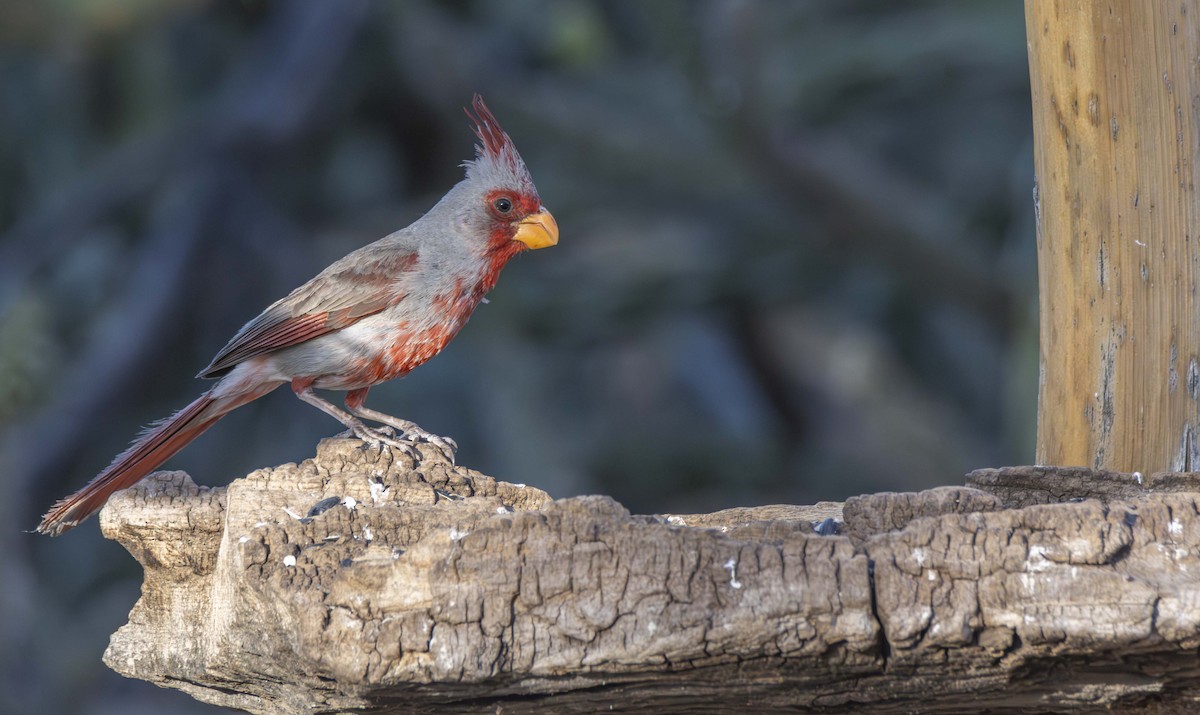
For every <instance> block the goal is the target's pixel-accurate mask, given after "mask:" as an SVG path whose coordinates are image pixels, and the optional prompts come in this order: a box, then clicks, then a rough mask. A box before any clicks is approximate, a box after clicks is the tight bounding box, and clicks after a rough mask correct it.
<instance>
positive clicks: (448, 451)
mask: <svg viewBox="0 0 1200 715" xmlns="http://www.w3.org/2000/svg"><path fill="white" fill-rule="evenodd" d="M409 425H410V426H409V428H408V429H406V430H404V439H405V440H407V441H409V442H413V443H416V442H426V443H428V444H432V445H433V446H434V447H437V448H438V450H439V451H440V452H441V453H442V454H443V455H444V456H445V457H446V461H448V462H450V463H451V464H454V453H455V452H457V451H458V442H455V441H454V440H453V439H451V438H449V437H443V436H441V435H437V434H434V433H432V432H428V431H426V430H423V429H421V428H420V427H418V426H417V425H416V424H415V423H413V422H409Z"/></svg>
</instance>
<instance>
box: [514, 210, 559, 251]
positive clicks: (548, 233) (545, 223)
mask: <svg viewBox="0 0 1200 715" xmlns="http://www.w3.org/2000/svg"><path fill="white" fill-rule="evenodd" d="M513 240H514V241H520V242H521V243H523V244H525V245H526V246H529V247H530V248H533V249H538V248H545V247H547V246H553V245H554V244H556V243H558V222H557V221H555V220H554V216H552V215H551V214H550V212H549V211H547V210H546V209H545V208H541V209H539V210H538V212H537V213H535V214H532V215H530V216H526V217H525V218H523V219H521V221H520V223H518V224H517V234H516V235H515V236H513Z"/></svg>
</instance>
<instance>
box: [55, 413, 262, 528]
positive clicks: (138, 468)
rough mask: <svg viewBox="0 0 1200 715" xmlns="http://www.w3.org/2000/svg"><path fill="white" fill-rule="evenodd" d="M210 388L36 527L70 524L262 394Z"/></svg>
mask: <svg viewBox="0 0 1200 715" xmlns="http://www.w3.org/2000/svg"><path fill="white" fill-rule="evenodd" d="M214 391H215V390H210V391H208V392H206V393H204V394H203V395H201V396H200V397H199V399H197V400H196V401H195V402H193V403H192V404H190V405H188V406H187V407H185V408H183V409H182V410H180V411H179V412H176V413H175V414H174V415H172V416H171V417H170V418H168V419H166V420H163V421H162V422H161V423H159V424H157V425H154V426H153V427H151V428H150V429H148V430H147V431H146V432H145V434H143V435H142V436H141V437H139V438H138V439H137V440H136V441H135V442H134V443H133V444H132V445H130V447H129V449H127V450H125V451H124V452H122V453H121V454H120V455H118V456H117V458H116V459H114V460H113V463H112V464H110V465H108V468H107V469H105V470H104V471H103V472H100V474H98V475H96V477H95V478H94V479H92V481H90V482H88V483H87V485H86V486H85V487H84V488H83V489H80V490H79V491H77V492H75V493H74V494H72V495H71V496H69V497H67V498H65V499H61V500H59V501H58V502H57V503H55V505H54V506H53V507H51V509H50V511H48V512H46V515H45V516H44V517H42V523H40V524H38V527H37V531H39V532H41V533H43V534H50V535H51V536H58V535H59V534H62V533H63V532H65V531H69V530H70V529H72V528H74V527H75V526H76V525H77V524H79V522H81V521H83V520H84V519H86V518H88V517H89V516H91V515H92V514H93V513H94V512H96V511H97V510H99V509H100V507H102V506H104V502H106V501H108V497H109V496H111V495H112V493H113V492H116V491H119V490H121V489H125V488H126V487H130V486H133V485H134V484H136V483H137V482H138V481H140V480H141V479H142V477H144V476H146V475H147V474H149V473H150V472H152V471H154V470H155V469H156V468H158V466H159V465H161V464H162V463H163V462H165V461H167V460H168V459H170V458H171V457H172V456H173V455H174V454H175V453H176V452H178V451H179V450H181V449H183V448H184V447H185V446H187V444H188V443H189V442H191V441H192V440H194V439H196V438H197V437H199V436H200V435H201V433H203V432H204V430H206V429H208V428H209V427H211V426H213V424H215V423H216V421H217V420H219V419H221V418H222V417H223V416H225V414H226V413H228V412H229V411H230V410H232V409H234V408H236V407H238V406H240V405H244V404H245V403H247V402H249V401H250V400H253V399H254V398H256V397H258V396H259V394H262V393H258V394H249V395H239V396H238V397H236V398H229V397H220V398H218V397H215V396H214V394H213V393H214Z"/></svg>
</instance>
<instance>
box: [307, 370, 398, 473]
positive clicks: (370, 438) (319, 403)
mask: <svg viewBox="0 0 1200 715" xmlns="http://www.w3.org/2000/svg"><path fill="white" fill-rule="evenodd" d="M312 383H313V381H312V379H304V378H296V379H294V380H292V391H293V392H295V393H296V397H299V398H300V399H301V400H304V401H305V402H307V403H308V404H310V405H312V406H313V407H316V408H317V409H318V410H321V411H322V412H324V413H325V414H327V415H329V416H330V417H333V418H334V419H335V420H337V421H338V422H341V423H342V424H344V425H346V427H347V429H349V430H350V431H351V432H353V433H354V436H356V437H358V438H359V439H361V440H362V441H364V442H368V443H370V444H375V445H378V444H386V445H388V446H389V447H395V448H396V449H398V450H400V451H401V452H404V453H405V454H407V455H408V456H409V457H412V459H413V460H414V461H416V460H420V458H421V453H420V452H418V451H417V449H416V448H415V447H413V445H412V443H411V442H405V441H401V440H398V439H395V438H393V437H391V436H389V435H386V434H384V433H383V432H381V431H380V430H376V429H371V428H370V427H368V426H366V425H365V424H363V423H362V421H361V420H359V419H357V418H356V417H354V415H351V414H350V413H348V412H346V411H345V410H342V409H340V408H338V407H337V405H334V404H333V403H331V402H329V401H328V400H323V399H321V398H320V397H318V396H317V393H315V392H313V389H312Z"/></svg>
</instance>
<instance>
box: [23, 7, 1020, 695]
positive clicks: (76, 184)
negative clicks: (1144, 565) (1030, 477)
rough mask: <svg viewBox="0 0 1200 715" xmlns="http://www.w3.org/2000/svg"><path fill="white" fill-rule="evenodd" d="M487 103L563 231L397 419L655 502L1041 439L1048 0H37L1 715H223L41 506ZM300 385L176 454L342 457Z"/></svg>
mask: <svg viewBox="0 0 1200 715" xmlns="http://www.w3.org/2000/svg"><path fill="white" fill-rule="evenodd" d="M475 91H479V92H480V93H482V94H483V95H484V96H485V97H486V98H487V100H488V102H489V104H490V105H491V106H492V109H493V110H494V111H495V113H496V115H497V116H498V117H499V118H500V119H501V121H502V122H503V123H504V125H505V127H506V129H507V130H508V131H509V133H510V134H511V135H512V136H513V137H514V139H515V141H516V143H517V145H518V146H519V147H520V149H521V151H522V153H523V154H524V156H525V159H526V161H527V163H528V164H529V166H530V169H531V171H532V173H533V175H534V178H535V180H536V181H537V183H538V187H539V189H540V191H541V194H542V197H543V199H544V200H545V202H546V204H547V205H548V206H549V207H550V208H551V209H552V210H553V211H554V213H555V216H556V217H557V218H558V221H559V224H560V226H561V229H562V242H561V244H560V245H559V246H558V247H556V248H554V249H552V250H550V251H544V252H538V253H536V254H531V255H528V256H523V257H521V258H520V259H519V260H517V261H515V262H514V263H513V264H512V265H510V266H509V267H508V269H507V270H506V271H505V275H504V276H503V278H502V279H501V281H500V285H499V287H498V288H497V290H496V291H495V292H494V293H493V294H492V296H491V302H490V304H488V305H486V306H483V307H482V308H481V309H480V310H479V311H478V314H477V315H476V317H475V318H474V320H473V321H472V323H471V325H470V327H469V328H468V329H466V330H465V331H464V332H463V334H462V335H460V336H459V338H458V339H457V340H456V341H455V343H454V344H452V345H451V346H450V347H449V348H448V349H447V350H446V351H445V352H444V353H443V354H442V355H441V356H439V357H438V358H437V359H435V360H434V361H432V362H431V363H430V364H428V365H426V366H424V367H422V368H420V369H419V370H417V371H416V372H415V373H414V374H413V375H412V376H410V377H409V378H408V379H406V380H403V381H400V382H398V383H396V384H390V385H386V386H381V387H379V388H376V390H375V391H374V392H373V393H372V400H371V404H372V406H374V407H375V408H377V409H383V410H386V411H391V412H393V413H396V414H400V415H402V416H405V417H410V418H412V419H415V420H417V421H418V422H419V423H421V424H422V425H423V426H424V427H426V428H428V429H431V430H433V431H436V432H440V433H442V434H449V435H451V436H453V437H454V438H455V439H457V440H458V442H459V444H460V445H462V450H461V452H460V461H461V462H463V463H465V464H468V465H470V466H473V467H476V468H478V469H481V470H482V471H484V472H486V473H489V474H493V475H495V476H497V477H500V478H504V479H508V480H511V481H517V482H526V483H530V484H535V485H538V486H540V487H543V488H545V489H547V490H548V491H550V492H551V493H552V494H554V495H556V496H570V495H574V494H579V493H587V492H601V493H607V494H611V495H613V496H614V497H616V498H617V499H619V500H621V501H622V502H624V503H625V504H626V505H628V506H629V507H630V508H632V509H634V510H636V511H640V512H665V511H675V512H687V511H699V510H710V509H716V508H721V507H727V506H734V505H747V504H762V503H771V502H809V501H813V500H817V499H841V498H844V497H846V496H848V495H851V494H854V493H861V492H866V491H875V490H881V489H893V490H904V489H916V488H922V487H927V486H931V485H934V484H941V483H958V482H960V481H961V477H962V474H963V472H964V471H966V470H968V469H970V468H973V467H978V466H986V465H998V464H1010V463H1024V462H1027V461H1028V460H1029V457H1030V455H1031V451H1032V440H1033V432H1034V419H1033V416H1034V400H1035V395H1036V307H1035V306H1036V285H1035V272H1034V240H1033V221H1032V206H1031V201H1030V190H1031V187H1032V157H1031V138H1030V135H1031V131H1030V119H1029V117H1030V109H1029V88H1028V73H1027V67H1026V58H1025V42H1024V25H1023V20H1022V15H1021V6H1020V4H1018V3H996V2H990V1H988V0H976V1H971V2H964V1H961V0H936V1H935V0H926V1H912V2H905V3H896V2H886V1H884V0H846V1H843V2H836V3H831V2H825V3H818V2H791V3H770V2H753V1H750V0H712V1H708V2H696V3H693V2H685V1H684V0H677V1H675V2H654V3H641V2H633V1H631V0H630V1H623V0H608V1H601V2H585V1H583V0H555V1H551V0H521V1H520V2H505V3H496V2H485V1H484V0H474V1H466V0H460V1H458V2H436V1H435V0H424V1H413V2H405V3H377V4H364V3H362V2H338V3H323V2H315V1H305V2H300V1H295V2H276V3H269V2H262V1H256V0H245V1H243V2H215V1H214V2H210V1H204V0H173V1H169V0H155V1H153V2H151V1H149V0H123V1H120V2H112V1H108V0H53V1H48V2H40V3H23V2H17V3H2V4H0V429H2V430H3V435H4V439H3V441H2V442H0V464H3V473H4V474H5V475H6V479H4V480H3V482H2V486H0V489H3V490H4V491H3V493H2V496H3V497H5V498H4V499H0V503H2V504H3V505H4V506H3V509H4V510H5V512H4V513H3V516H4V517H5V519H4V523H7V524H10V525H11V526H10V529H8V530H5V531H4V532H2V533H0V539H2V541H0V554H3V556H0V580H3V582H4V583H5V588H4V589H0V606H2V608H3V612H4V613H5V615H6V618H5V619H4V620H3V622H0V629H3V632H2V633H0V641H2V642H3V643H4V644H5V645H6V648H5V649H4V650H2V651H0V659H2V665H3V672H4V673H5V676H6V682H5V684H4V685H5V687H3V688H0V711H4V712H55V713H89V714H94V713H116V712H120V713H150V712H166V711H169V712H175V713H188V712H196V713H199V712H216V709H214V708H208V707H203V706H200V705H198V704H194V703H191V702H190V701H189V699H188V698H186V697H185V696H183V695H181V694H178V693H174V692H165V691H158V690H156V689H154V688H152V687H151V686H148V685H145V684H142V683H132V682H128V681H123V680H121V679H120V678H119V677H117V676H115V675H113V674H112V673H110V672H108V671H107V670H106V669H104V668H103V666H102V665H101V664H100V662H99V657H100V654H101V652H102V650H103V646H104V643H105V635H106V634H107V633H109V632H111V631H112V630H114V629H115V628H116V627H117V626H118V625H119V624H120V623H121V622H122V621H123V620H124V617H125V613H126V611H127V609H128V608H129V606H130V605H131V604H132V602H133V600H134V598H135V597H136V593H137V584H138V579H139V573H138V568H137V566H136V564H135V563H133V562H132V560H131V559H130V558H129V557H128V555H127V554H125V553H124V552H123V551H121V550H120V549H119V548H118V547H116V546H114V545H112V544H109V543H107V542H104V541H103V540H102V539H101V538H100V537H99V535H98V533H97V529H96V527H95V522H94V521H92V522H89V523H88V524H86V525H85V526H84V527H82V528H80V529H79V530H77V531H75V532H72V533H71V534H70V535H69V536H67V537H66V538H64V539H59V540H55V541H50V540H47V539H37V538H34V537H33V536H31V535H29V534H25V533H21V532H20V531H19V530H21V529H28V528H31V527H32V526H33V525H34V523H35V522H36V519H37V516H38V515H39V514H40V513H41V512H42V511H43V510H44V509H45V508H46V507H47V506H48V505H49V503H50V502H51V501H52V500H53V499H55V498H57V497H60V496H62V495H64V494H66V493H68V492H69V491H71V490H73V489H75V488H77V487H78V486H80V485H81V484H82V483H83V482H84V481H86V480H87V479H88V478H90V477H91V476H92V475H93V474H94V473H95V472H96V471H98V469H99V468H100V467H102V466H103V465H104V464H106V463H107V462H108V460H109V459H110V458H111V457H112V455H114V454H116V453H117V452H119V451H120V450H121V449H122V448H123V446H124V445H125V443H126V441H127V440H128V439H129V438H131V437H132V436H133V435H134V434H135V433H136V432H137V429H138V426H139V425H140V424H143V423H145V422H148V421H150V420H153V419H156V418H158V417H162V416H164V415H166V414H168V413H169V412H171V411H172V410H174V409H176V408H178V407H180V406H182V405H184V404H186V403H187V402H188V401H190V400H191V399H192V398H193V397H194V396H195V395H196V394H198V393H199V392H200V390H201V389H203V387H202V385H201V384H200V383H198V382H197V381H194V380H192V378H191V376H192V375H193V374H194V373H195V372H196V371H197V370H198V369H200V368H201V367H202V366H203V365H205V364H206V363H207V362H208V360H209V358H210V357H211V356H212V354H213V353H214V352H215V351H216V350H217V349H219V348H220V347H221V346H222V345H223V344H224V343H225V341H226V339H227V338H228V337H229V336H230V335H232V334H233V332H234V331H236V330H237V328H238V327H239V326H240V325H241V324H242V323H243V322H244V321H246V320H247V319H249V318H250V317H252V316H253V315H255V314H256V313H257V312H258V311H259V310H260V309H261V308H262V307H264V306H265V305H266V304H268V303H269V302H271V301H273V300H274V299H276V298H277V297H279V296H281V295H283V294H284V293H286V292H287V291H289V290H290V289H291V288H293V287H294V286H296V285H298V284H299V283H301V282H302V281H304V280H305V279H307V278H308V277H310V276H311V275H313V274H314V273H316V272H317V271H318V270H320V269H321V268H322V267H324V266H325V265H327V264H328V263H329V262H331V261H332V260H334V259H336V258H338V257H340V256H341V255H343V254H345V253H346V252H348V251H350V250H352V249H353V248H356V247H358V246H360V245H363V244H365V243H367V242H369V241H371V240H374V239H376V238H378V237H380V236H382V235H384V234H386V233H388V232H390V231H392V230H395V229H396V228H399V227H401V226H403V225H406V224H407V223H409V222H410V221H411V220H413V219H414V218H416V217H417V216H419V215H420V214H421V212H422V211H424V210H425V209H426V208H428V207H429V206H430V205H432V203H433V202H434V201H435V200H436V199H437V197H439V196H440V195H441V194H442V193H443V192H444V191H445V190H446V189H448V188H449V187H450V186H451V185H452V184H453V183H454V182H455V181H457V180H458V179H459V178H460V176H461V169H460V168H459V166H458V165H459V163H460V162H461V161H462V160H464V159H466V158H469V157H470V156H471V140H472V137H471V135H470V132H469V129H468V125H467V123H466V120H465V118H464V117H463V116H462V113H461V109H460V108H461V107H462V106H463V105H465V104H466V103H468V102H469V100H470V97H471V94H472V93H473V92H475ZM286 393H287V390H280V391H278V392H277V393H276V394H273V395H270V396H268V397H267V398H265V399H263V400H260V401H259V402H257V403H254V404H252V405H250V406H248V407H246V408H243V409H242V410H240V411H239V412H238V413H235V414H233V415H231V416H230V417H229V418H227V419H226V420H225V421H224V422H223V423H222V424H221V425H218V426H217V427H216V428H214V429H213V430H212V431H211V432H209V433H208V434H206V435H205V436H204V437H202V438H201V439H200V440H199V441H198V442H197V443H196V444H195V445H194V446H193V447H192V448H191V449H189V450H186V451H185V452H184V453H183V454H181V455H179V457H177V458H176V459H175V460H173V461H172V462H171V463H170V466H171V467H176V468H182V469H186V470H188V471H189V472H191V474H192V475H193V476H194V477H195V478H196V480H197V481H198V482H201V483H207V484H221V483H224V482H226V481H228V480H229V479H231V478H233V477H235V476H238V475H241V474H244V473H246V472H248V471H250V470H252V469H254V468H255V467H258V466H263V465H268V464H275V463H280V462H284V461H295V460H300V459H304V458H305V457H307V456H309V455H311V454H312V451H313V446H314V444H315V442H316V441H317V440H318V439H320V438H321V437H324V436H328V435H330V434H333V433H335V432H337V431H338V430H339V429H340V428H339V426H338V425H336V424H334V423H333V422H332V421H331V420H330V419H329V418H327V417H326V416H324V415H322V414H321V413H319V412H318V411H316V410H313V409H311V408H309V407H307V406H303V405H301V404H300V403H299V402H298V401H296V400H295V399H294V398H292V397H291V396H290V395H288V394H286Z"/></svg>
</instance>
